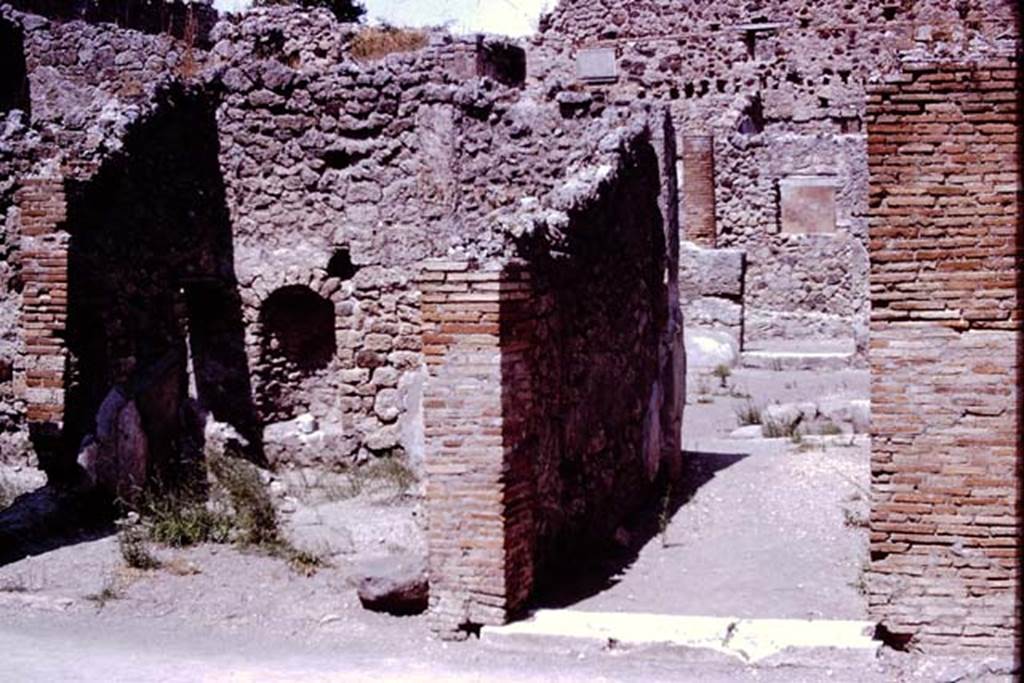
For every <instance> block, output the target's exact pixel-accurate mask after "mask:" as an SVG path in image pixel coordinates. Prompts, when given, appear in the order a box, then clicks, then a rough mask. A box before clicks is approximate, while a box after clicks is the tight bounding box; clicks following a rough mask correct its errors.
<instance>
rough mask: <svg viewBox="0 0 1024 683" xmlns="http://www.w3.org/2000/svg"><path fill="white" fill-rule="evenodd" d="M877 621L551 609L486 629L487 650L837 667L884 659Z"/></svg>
mask: <svg viewBox="0 0 1024 683" xmlns="http://www.w3.org/2000/svg"><path fill="white" fill-rule="evenodd" d="M875 630H876V626H875V624H874V623H872V622H869V621H853V620H828V619H741V618H737V617H708V616H691V615H669V614H643V613H627V612H584V611H577V610H569V609H544V610H538V611H537V612H535V613H533V614H532V615H531V616H530V617H529V618H528V619H525V620H523V621H519V622H516V623H512V624H508V625H506V626H485V627H484V628H483V629H482V631H481V633H480V640H481V642H482V643H484V644H487V645H491V646H494V647H498V648H502V649H513V650H534V651H535V650H541V651H545V652H557V653H562V654H569V655H582V654H589V653H597V652H602V651H604V652H609V651H642V652H645V653H649V652H665V653H670V654H673V655H680V656H682V657H684V658H685V659H687V660H690V661H723V662H725V661H733V662H735V661H736V660H737V659H738V660H740V661H742V662H744V663H746V664H751V665H755V664H756V665H758V666H801V667H816V666H829V667H833V666H835V665H836V664H837V663H841V664H845V665H848V666H856V665H865V664H869V663H871V662H873V661H874V660H875V659H877V657H878V655H879V651H880V649H881V647H882V642H881V641H879V640H876V639H875Z"/></svg>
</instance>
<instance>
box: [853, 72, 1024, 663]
mask: <svg viewBox="0 0 1024 683" xmlns="http://www.w3.org/2000/svg"><path fill="white" fill-rule="evenodd" d="M1017 84H1018V81H1017V72H1016V63H1015V62H1014V61H1011V60H998V59H996V60H991V61H986V62H979V63H973V64H939V63H908V64H906V65H905V66H904V69H903V71H902V74H900V75H899V76H898V77H896V78H895V79H894V80H893V81H891V82H889V83H887V84H885V85H881V86H878V87H874V88H873V89H872V90H871V92H870V94H869V98H868V111H869V125H868V144H869V166H870V172H871V177H870V207H871V208H870V253H871V303H872V312H871V318H872V320H871V349H870V360H871V377H872V386H871V391H872V396H871V399H872V410H873V420H874V424H873V428H872V429H873V445H872V459H871V469H872V489H873V510H872V515H871V565H870V573H869V581H868V585H869V600H870V606H871V609H872V611H873V613H874V614H875V615H876V616H877V617H878V618H879V619H880V620H881V621H882V622H883V624H884V625H885V626H886V628H887V629H888V630H889V631H890V632H892V633H894V634H896V635H898V636H903V637H913V639H914V642H915V643H916V644H917V645H919V646H921V647H923V648H925V649H944V648H1009V647H1011V646H1012V645H1013V638H1014V634H1015V633H1016V628H1017V623H1018V622H1017V619H1018V616H1019V615H1018V613H1017V610H1019V596H1018V595H1017V590H1018V582H1019V571H1020V570H1019V561H1020V542H1019V535H1018V534H1019V531H1020V503H1019V494H1018V487H1019V485H1020V481H1019V472H1020V469H1019V468H1020V459H1019V458H1020V456H1019V450H1018V443H1019V437H1020V431H1019V429H1020V428H1019V422H1018V417H1019V415H1018V410H1019V407H1018V406H1019V398H1020V397H1019V393H1018V391H1019V390H1018V388H1017V387H1018V383H1019V365H1018V363H1019V349H1020V341H1021V340H1020V311H1019V302H1018V296H1019V294H1018V283H1019V275H1020V274H1019V260H1018V259H1019V256H1020V245H1019V243H1018V235H1019V229H1020V226H1019V224H1018V221H1019V216H1020V214H1019V211H1020V206H1019V205H1018V202H1019V194H1018V192H1019V187H1020V186H1019V181H1020V176H1019V168H1020V167H1019V158H1018V144H1019V137H1018V136H1019V133H1020V129H1019V119H1018V116H1019V114H1018V109H1017V108H1018V104H1017V98H1018V97H1019V95H1020V94H1019V93H1018V91H1017Z"/></svg>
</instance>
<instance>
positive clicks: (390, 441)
mask: <svg viewBox="0 0 1024 683" xmlns="http://www.w3.org/2000/svg"><path fill="white" fill-rule="evenodd" d="M364 443H365V445H366V447H367V448H369V449H370V450H371V451H373V452H375V453H382V452H384V451H389V450H391V449H392V448H394V447H395V446H397V445H398V428H397V427H396V426H395V425H388V426H387V427H381V428H380V429H378V430H376V431H375V432H372V433H371V434H370V435H369V436H367V437H366V441H365V442H364Z"/></svg>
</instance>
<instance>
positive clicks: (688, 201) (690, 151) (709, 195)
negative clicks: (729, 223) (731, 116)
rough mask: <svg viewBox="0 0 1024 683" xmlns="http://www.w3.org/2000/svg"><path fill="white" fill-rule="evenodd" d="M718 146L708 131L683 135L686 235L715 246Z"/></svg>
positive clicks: (687, 237)
mask: <svg viewBox="0 0 1024 683" xmlns="http://www.w3.org/2000/svg"><path fill="white" fill-rule="evenodd" d="M716 234H717V233H716V228H715V150H714V141H713V139H712V138H711V136H708V135H684V136H683V235H684V236H685V238H686V239H687V240H689V241H691V242H695V243H697V244H699V245H700V246H702V247H714V246H715V237H716Z"/></svg>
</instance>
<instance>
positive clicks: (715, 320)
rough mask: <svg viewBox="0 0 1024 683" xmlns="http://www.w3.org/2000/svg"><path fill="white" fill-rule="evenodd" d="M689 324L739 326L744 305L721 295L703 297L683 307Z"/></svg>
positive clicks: (684, 316) (684, 315)
mask: <svg viewBox="0 0 1024 683" xmlns="http://www.w3.org/2000/svg"><path fill="white" fill-rule="evenodd" d="M683 318H684V319H685V320H686V322H687V324H689V325H695V326H699V327H714V326H716V325H721V326H725V327H739V326H740V324H741V323H742V321H743V306H741V305H740V304H738V303H736V302H735V301H730V300H729V299H722V298H719V297H701V298H699V299H696V300H695V301H691V302H690V303H688V304H686V305H685V306H684V307H683Z"/></svg>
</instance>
